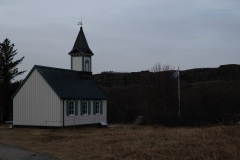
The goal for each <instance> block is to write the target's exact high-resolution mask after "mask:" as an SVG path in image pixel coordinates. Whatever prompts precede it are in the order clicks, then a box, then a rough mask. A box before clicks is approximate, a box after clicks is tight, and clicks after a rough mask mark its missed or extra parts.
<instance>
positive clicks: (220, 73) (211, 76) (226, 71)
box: [94, 64, 240, 87]
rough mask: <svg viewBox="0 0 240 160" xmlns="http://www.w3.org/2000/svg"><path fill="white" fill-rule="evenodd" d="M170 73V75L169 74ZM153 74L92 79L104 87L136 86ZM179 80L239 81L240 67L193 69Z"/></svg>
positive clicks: (118, 74)
mask: <svg viewBox="0 0 240 160" xmlns="http://www.w3.org/2000/svg"><path fill="white" fill-rule="evenodd" d="M163 72H164V73H166V74H170V73H171V72H172V73H173V72H174V71H163ZM169 72H170V73H169ZM150 74H154V73H153V72H150V71H148V70H147V71H140V72H129V73H125V72H123V73H122V72H113V71H110V72H102V73H100V74H95V75H94V79H95V80H96V82H97V83H98V84H99V85H101V86H105V87H114V86H115V87H116V86H136V85H139V84H140V83H141V80H142V79H143V78H144V77H146V76H149V75H150ZM180 80H181V81H182V82H187V83H198V82H206V81H220V80H226V81H236V80H240V65H238V64H227V65H221V66H219V67H218V68H195V69H189V70H184V71H180Z"/></svg>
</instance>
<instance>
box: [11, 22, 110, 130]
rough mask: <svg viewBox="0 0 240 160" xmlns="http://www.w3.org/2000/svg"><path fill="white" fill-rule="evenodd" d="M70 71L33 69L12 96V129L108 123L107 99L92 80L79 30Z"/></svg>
mask: <svg viewBox="0 0 240 160" xmlns="http://www.w3.org/2000/svg"><path fill="white" fill-rule="evenodd" d="M68 54H69V55H70V58H71V69H70V70H68V69H61V68H52V67H46V66H39V65H35V66H34V67H33V68H32V70H31V71H30V72H29V74H28V75H27V77H26V78H25V79H24V81H23V83H22V85H21V87H20V88H19V89H18V90H17V91H16V93H15V94H14V96H13V125H15V126H52V127H64V126H74V125H84V124H94V123H100V122H105V123H106V122H107V96H106V94H105V93H104V92H103V91H102V90H101V88H100V87H99V86H98V85H97V84H96V83H95V81H94V80H93V77H92V56H93V55H94V54H93V52H92V51H91V49H90V48H89V46H88V43H87V40H86V37H85V35H84V32H83V28H82V26H81V27H80V31H79V34H78V36H77V39H76V41H75V44H74V46H73V49H72V50H71V51H70V52H69V53H68Z"/></svg>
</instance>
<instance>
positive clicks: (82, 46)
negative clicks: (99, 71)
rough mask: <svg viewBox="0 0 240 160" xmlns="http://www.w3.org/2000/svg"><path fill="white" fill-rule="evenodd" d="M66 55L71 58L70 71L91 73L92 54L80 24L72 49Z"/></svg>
mask: <svg viewBox="0 0 240 160" xmlns="http://www.w3.org/2000/svg"><path fill="white" fill-rule="evenodd" d="M68 54H69V55H70V56H71V69H72V70H76V71H85V72H92V59H91V57H92V56H93V55H94V54H93V52H92V51H91V49H90V48H89V46H88V43H87V39H86V37H85V34H84V32H83V27H82V23H81V27H80V31H79V33H78V36H77V38H76V41H75V43H74V45H73V48H72V50H71V51H70V52H69V53H68Z"/></svg>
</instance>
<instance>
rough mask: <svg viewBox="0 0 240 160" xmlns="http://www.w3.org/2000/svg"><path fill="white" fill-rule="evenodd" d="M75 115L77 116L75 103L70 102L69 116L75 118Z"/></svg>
mask: <svg viewBox="0 0 240 160" xmlns="http://www.w3.org/2000/svg"><path fill="white" fill-rule="evenodd" d="M71 112H73V113H71ZM74 115H75V101H73V100H71V101H69V116H74Z"/></svg>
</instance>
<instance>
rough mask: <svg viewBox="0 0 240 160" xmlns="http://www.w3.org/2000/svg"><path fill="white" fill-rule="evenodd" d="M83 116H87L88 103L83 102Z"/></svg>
mask: <svg viewBox="0 0 240 160" xmlns="http://www.w3.org/2000/svg"><path fill="white" fill-rule="evenodd" d="M83 114H84V115H87V114H88V101H83Z"/></svg>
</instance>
